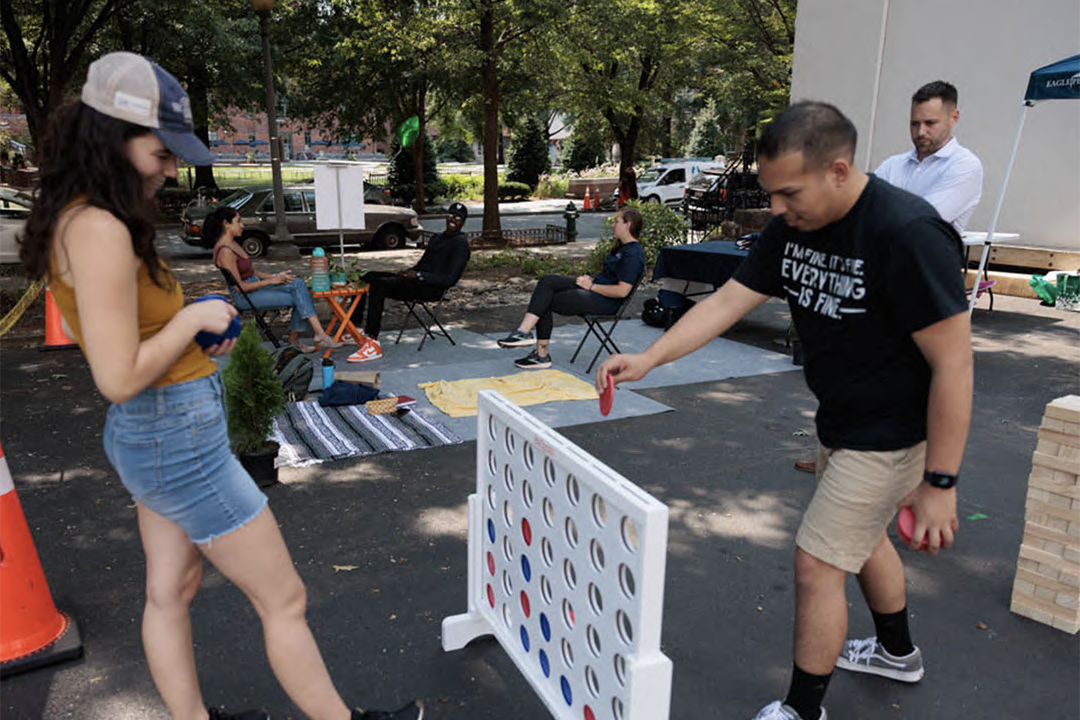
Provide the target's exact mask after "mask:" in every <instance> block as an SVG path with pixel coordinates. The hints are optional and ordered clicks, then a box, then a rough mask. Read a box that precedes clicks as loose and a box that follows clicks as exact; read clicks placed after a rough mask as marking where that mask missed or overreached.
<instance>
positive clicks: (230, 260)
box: [202, 207, 342, 352]
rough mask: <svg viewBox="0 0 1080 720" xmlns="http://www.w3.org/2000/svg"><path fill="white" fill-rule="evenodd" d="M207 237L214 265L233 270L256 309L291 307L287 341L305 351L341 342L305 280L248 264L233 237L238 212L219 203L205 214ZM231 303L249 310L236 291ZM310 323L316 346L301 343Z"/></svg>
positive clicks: (239, 223) (238, 228) (238, 229)
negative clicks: (321, 314)
mask: <svg viewBox="0 0 1080 720" xmlns="http://www.w3.org/2000/svg"><path fill="white" fill-rule="evenodd" d="M202 232H203V235H205V236H206V237H216V238H217V239H218V240H217V244H216V245H214V265H216V266H218V267H219V268H222V269H223V270H226V271H228V272H230V273H232V274H233V277H235V278H236V280H237V282H240V283H243V285H244V292H246V293H247V296H248V298H249V299H250V300H251V304H252V305H254V306H255V309H257V310H262V309H266V308H274V307H292V318H291V319H290V320H289V344H290V345H296V346H297V347H299V348H300V349H301V350H303V351H304V352H314V351H315V350H316V349H317V348H338V347H341V345H342V343H340V342H335V341H334V340H333V339H332V338H331V337H330V336H329V335H327V334H326V330H324V329H323V326H322V323H320V322H319V316H318V315H316V314H315V303H314V302H313V301H312V299H311V292H310V291H309V290H308V287H307V284H306V283H305V282H304V281H303V280H301V279H300V278H298V277H296V276H294V275H293V274H292V273H291V272H290V271H288V270H285V271H284V272H280V273H277V274H275V275H267V274H265V273H259V272H257V271H256V270H255V267H254V266H253V265H252V264H251V258H249V257H248V255H247V253H246V252H244V248H243V247H241V246H240V243H238V242H237V241H236V240H237V238H239V237H240V235H241V234H242V233H243V232H244V221H243V219H242V218H241V217H240V213H238V212H236V210H234V209H233V208H231V207H219V208H217V209H215V210H214V211H213V212H211V213H210V214H209V215H207V216H206V220H205V221H204V222H203V228H202ZM232 296H233V304H235V305H236V307H238V308H240V309H241V310H248V309H250V308H248V307H247V303H246V302H244V299H243V298H242V297H240V296H239V294H238V293H235V292H234V293H232ZM308 326H311V329H312V331H313V332H314V333H315V347H312V346H310V345H302V344H301V343H300V333H301V331H303V330H305V329H307V327H308Z"/></svg>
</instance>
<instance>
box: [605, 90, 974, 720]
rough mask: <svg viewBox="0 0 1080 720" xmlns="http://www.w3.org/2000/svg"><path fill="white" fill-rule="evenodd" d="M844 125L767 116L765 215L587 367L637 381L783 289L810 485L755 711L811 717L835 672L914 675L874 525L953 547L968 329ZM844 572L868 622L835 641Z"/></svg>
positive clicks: (941, 226) (781, 719)
mask: <svg viewBox="0 0 1080 720" xmlns="http://www.w3.org/2000/svg"><path fill="white" fill-rule="evenodd" d="M855 142H856V133H855V127H854V126H853V125H852V124H851V122H850V121H849V120H848V119H847V118H846V117H844V115H843V114H842V113H840V111H839V110H837V109H836V108H835V107H833V106H831V105H827V104H824V103H814V102H804V103H797V104H795V105H793V106H791V107H790V108H788V109H787V110H785V111H784V112H783V113H781V115H780V116H779V117H777V118H776V119H775V120H774V121H773V122H772V123H771V124H770V125H769V127H768V128H767V129H766V132H765V134H764V136H763V137H762V140H761V158H760V165H759V174H758V179H759V181H760V183H761V186H762V188H764V189H765V190H767V191H768V192H769V193H770V194H771V209H772V213H773V215H774V218H773V219H772V221H771V222H770V223H769V225H768V226H767V227H766V228H765V230H764V232H763V233H762V235H761V238H760V239H759V240H758V241H757V242H756V243H755V244H754V246H753V248H752V250H751V251H750V255H749V256H748V257H747V259H746V260H745V261H744V262H743V264H742V265H741V266H740V268H739V269H738V271H737V272H736V273H735V276H734V278H733V279H732V280H730V281H729V282H728V283H726V284H725V285H724V286H723V287H721V288H720V289H719V290H718V291H717V292H716V293H714V294H713V295H712V296H711V297H710V298H708V299H707V300H704V301H702V302H700V303H698V305H697V306H696V307H695V308H693V309H692V310H691V311H690V312H688V313H687V314H686V315H685V316H683V318H682V319H681V320H680V321H679V322H678V323H677V324H676V325H675V326H674V327H673V328H672V329H671V330H669V331H668V332H667V333H665V334H664V335H663V336H662V337H661V338H660V340H658V341H657V342H656V343H654V344H653V345H652V346H651V347H650V348H649V349H648V350H646V351H645V352H644V353H641V354H638V355H615V356H613V357H611V358H609V359H608V360H607V361H606V362H605V363H604V364H603V365H601V367H600V368H599V370H598V371H597V380H596V383H597V389H598V390H603V385H604V384H605V380H604V378H605V376H606V374H607V373H611V377H612V379H613V380H614V381H615V382H616V383H619V382H626V381H631V380H637V379H639V378H641V377H643V376H644V375H645V374H646V373H647V372H648V371H649V370H651V369H652V368H653V367H656V366H657V365H660V364H663V363H666V362H671V361H672V360H675V359H677V358H679V357H682V356H683V355H686V354H687V353H690V352H692V351H694V350H696V349H697V348H699V347H701V346H703V345H705V344H706V343H708V342H709V341H710V340H712V339H713V338H714V337H716V336H717V335H720V334H722V333H723V332H725V331H726V330H727V329H728V328H730V327H731V326H732V325H733V324H734V323H735V322H736V321H737V320H739V319H740V318H741V317H743V316H744V315H746V314H747V313H748V312H750V311H751V310H753V309H754V308H756V307H757V306H759V305H761V304H762V303H764V302H765V301H766V300H767V299H768V298H769V297H770V296H777V297H782V298H785V299H786V300H787V302H788V305H789V307H790V309H791V314H792V318H793V320H794V322H795V327H796V330H797V331H798V334H799V338H800V339H801V340H802V342H803V346H804V349H805V370H806V378H807V382H808V383H809V385H810V389H811V390H812V391H813V392H814V394H815V395H816V396H817V398H818V401H819V403H820V407H819V409H818V413H817V420H816V421H817V430H818V438H819V441H820V444H821V447H820V449H819V454H818V486H817V489H816V491H815V493H814V497H813V499H812V500H811V502H810V505H809V506H808V507H807V509H806V512H805V514H804V516H803V520H802V523H801V525H800V527H799V531H798V535H797V536H796V546H797V547H796V551H795V584H796V600H795V604H796V612H795V658H794V670H793V673H792V679H791V685H790V687H789V690H788V694H787V696H786V698H785V699H784V700H783V701H779V700H778V701H776V702H773V703H771V704H769V705H768V706H766V707H765V708H763V709H762V710H761V711H760V712H759V713H758V715H757V716H756V720H766V719H768V720H819V719H820V720H824V718H825V717H826V715H825V710H824V708H823V707H822V706H821V702H822V699H823V698H824V695H825V690H826V688H827V687H828V682H829V679H830V678H831V676H832V671H833V669H834V667H837V666H839V667H841V668H842V669H847V670H851V671H855V672H863V673H868V674H873V675H879V676H884V677H888V678H892V679H895V680H900V681H904V682H917V681H918V680H919V679H921V678H922V675H923V665H922V656H921V653H920V652H919V650H918V648H916V647H915V646H914V645H913V644H912V642H911V637H910V633H909V631H908V626H907V599H906V594H905V587H904V568H903V564H902V562H901V560H900V556H899V554H897V552H896V549H895V548H894V547H893V545H892V543H891V542H890V541H889V539H888V537H887V535H886V528H887V527H888V525H889V523H890V521H891V520H892V518H893V516H894V515H895V512H896V509H897V508H898V507H902V506H910V507H911V508H912V510H913V512H914V514H915V518H916V520H915V532H914V535H913V537H912V540H911V544H912V546H913V547H918V546H919V545H920V544H921V543H922V542H923V540H924V539H925V540H926V541H927V542H928V543H929V552H930V553H937V552H938V550H939V549H941V548H943V547H949V546H950V545H951V544H952V542H953V537H954V533H955V532H956V531H957V529H958V528H959V524H958V522H957V517H956V489H955V485H956V476H957V474H958V472H959V469H960V461H961V458H962V456H963V452H964V444H965V442H966V441H967V432H968V425H969V422H970V418H971V394H972V383H973V380H972V355H971V337H970V334H971V329H970V325H969V322H968V313H967V303H966V302H965V297H964V287H963V283H962V277H961V274H960V272H959V270H958V268H959V267H960V265H961V260H962V258H961V249H962V244H961V242H960V237H959V236H958V235H957V233H956V231H955V230H954V229H953V227H952V226H951V225H949V224H948V223H946V222H945V221H943V220H942V219H941V217H940V216H939V215H938V214H937V212H936V211H935V210H934V209H933V208H932V207H931V206H930V205H929V204H928V203H926V202H925V201H923V200H921V199H919V198H917V197H915V196H914V195H911V194H909V193H907V192H905V191H903V190H900V189H898V188H895V187H892V186H891V185H889V184H888V183H885V182H884V181H881V180H878V179H877V178H874V177H872V176H868V175H867V174H866V173H864V172H862V171H861V170H859V169H858V168H856V167H855V165H854V156H855ZM849 573H854V574H857V575H858V579H859V585H860V588H861V589H862V592H863V595H864V597H865V598H866V600H867V604H868V605H869V606H870V610H871V612H872V614H873V618H874V625H875V628H876V629H877V635H876V637H874V638H868V639H866V640H848V641H846V642H845V637H844V636H845V633H846V628H847V602H846V596H845V590H844V587H845V579H846V577H847V575H848V574H849Z"/></svg>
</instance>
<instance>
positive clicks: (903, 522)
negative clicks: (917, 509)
mask: <svg viewBox="0 0 1080 720" xmlns="http://www.w3.org/2000/svg"><path fill="white" fill-rule="evenodd" d="M914 532H915V513H914V512H912V511H911V508H910V507H907V506H904V507H902V508H900V514H899V515H897V516H896V534H897V535H899V536H900V539H901V540H903V541H904V544H905V545H910V544H911V536H912V534H913V533H914ZM929 547H930V541H929V540H928V539H927V538H925V537H924V538H923V542H922V546H921V547H920V548H919V549H920V550H926V549H927V548H929Z"/></svg>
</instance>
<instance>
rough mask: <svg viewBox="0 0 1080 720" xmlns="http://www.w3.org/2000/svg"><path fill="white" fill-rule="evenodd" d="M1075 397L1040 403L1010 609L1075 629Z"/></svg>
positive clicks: (1079, 582)
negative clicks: (1043, 408) (1040, 417)
mask: <svg viewBox="0 0 1080 720" xmlns="http://www.w3.org/2000/svg"><path fill="white" fill-rule="evenodd" d="M1078 472H1080V396H1077V395H1068V396H1066V397H1062V398H1058V399H1057V400H1054V401H1053V402H1052V403H1050V404H1049V405H1047V406H1046V414H1045V415H1044V416H1043V420H1042V427H1040V428H1039V443H1038V445H1037V446H1036V447H1035V454H1034V456H1033V458H1032V467H1031V477H1030V478H1029V479H1028V493H1027V506H1026V513H1025V516H1024V519H1025V521H1026V522H1025V525H1024V540H1023V543H1022V544H1021V545H1020V559H1019V560H1018V561H1017V564H1016V580H1015V581H1014V583H1013V593H1012V606H1011V610H1012V611H1013V612H1014V613H1017V614H1018V615H1023V616H1024V617H1029V618H1031V619H1032V620H1037V621H1039V622H1041V623H1045V624H1047V625H1052V626H1053V627H1056V628H1057V629H1058V630H1064V631H1065V632H1069V633H1074V634H1075V633H1076V632H1077V631H1080V482H1078V480H1077V473H1078Z"/></svg>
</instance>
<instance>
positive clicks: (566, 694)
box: [559, 675, 574, 705]
mask: <svg viewBox="0 0 1080 720" xmlns="http://www.w3.org/2000/svg"><path fill="white" fill-rule="evenodd" d="M559 685H561V686H562V696H563V700H565V701H566V704H567V705H573V704H574V694H573V693H572V692H570V681H569V680H567V679H566V676H565V675H560V676H559Z"/></svg>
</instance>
